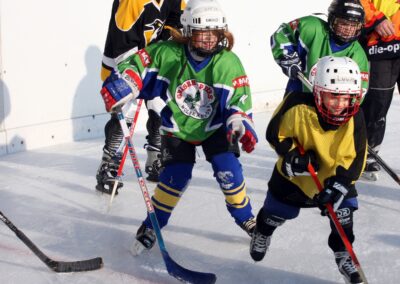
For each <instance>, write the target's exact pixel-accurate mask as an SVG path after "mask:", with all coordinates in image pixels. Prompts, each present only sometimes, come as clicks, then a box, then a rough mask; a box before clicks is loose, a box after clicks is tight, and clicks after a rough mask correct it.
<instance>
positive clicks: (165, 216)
mask: <svg viewBox="0 0 400 284" xmlns="http://www.w3.org/2000/svg"><path fill="white" fill-rule="evenodd" d="M181 23H182V25H183V34H181V33H180V32H178V31H173V32H172V35H173V39H172V40H171V41H168V42H162V43H156V44H153V45H150V46H148V47H146V48H144V49H141V50H139V51H138V52H137V54H135V55H133V56H131V57H129V58H127V59H126V60H125V61H123V62H121V63H120V64H118V66H117V70H116V72H114V73H112V74H111V76H110V77H108V78H107V80H106V81H105V82H104V85H103V89H102V91H101V94H102V96H103V99H104V102H105V104H106V109H107V110H108V111H109V110H111V109H113V108H114V107H115V106H117V105H122V104H123V103H124V102H126V101H129V100H130V99H131V98H132V97H133V98H143V99H152V98H154V97H156V96H160V97H161V99H163V100H164V101H165V103H166V106H165V107H164V108H163V109H162V111H161V118H162V125H161V128H160V129H161V134H162V137H161V155H162V163H163V166H164V170H163V171H162V172H161V174H160V181H159V183H158V185H157V187H156V189H155V193H154V195H153V197H152V202H153V205H154V208H155V212H156V215H157V219H158V221H159V224H160V227H161V228H162V227H164V226H165V225H166V224H167V223H168V220H169V217H170V216H171V213H172V210H173V209H174V208H175V206H176V205H177V203H178V201H179V200H180V198H181V196H182V194H183V192H184V191H185V189H186V188H187V186H188V185H189V181H190V179H191V177H192V170H193V166H194V163H195V149H196V146H202V148H203V151H204V153H205V157H206V159H207V161H208V162H210V163H211V165H212V168H213V171H214V177H215V178H216V180H217V182H218V183H219V185H220V188H221V190H222V192H223V193H224V195H225V202H226V206H227V209H228V211H229V213H230V214H231V216H232V217H233V218H234V220H235V222H236V224H237V225H239V226H240V227H241V228H242V229H243V230H245V231H246V232H247V233H248V234H249V235H250V234H251V232H252V230H253V228H254V225H255V221H254V216H253V214H252V212H251V205H250V199H249V197H248V196H247V194H246V185H245V182H244V178H243V174H242V167H241V165H240V162H239V160H238V156H239V154H240V152H239V148H238V142H240V143H241V144H242V149H243V150H244V151H246V152H248V153H250V152H251V151H253V149H254V147H255V145H256V143H257V135H256V133H255V131H254V126H253V122H252V118H251V117H252V102H251V92H250V86H249V82H248V78H247V76H246V73H245V71H244V68H243V66H242V64H241V62H240V60H239V58H238V57H237V56H236V55H235V54H234V53H233V52H232V51H231V49H232V46H233V36H232V34H231V33H230V32H228V30H227V24H226V19H225V16H224V14H223V12H222V10H221V8H220V6H219V4H218V3H217V1H216V0H191V1H190V2H189V3H188V5H187V7H186V8H185V10H184V12H183V14H182V16H181ZM136 239H137V241H136V242H135V243H134V246H133V253H134V254H138V253H140V252H141V251H142V250H143V249H150V248H151V247H152V246H153V245H154V242H155V240H156V237H155V234H154V231H153V229H152V226H151V222H150V220H149V218H147V219H146V220H145V221H144V222H143V224H142V226H141V227H140V228H139V230H138V232H137V236H136Z"/></svg>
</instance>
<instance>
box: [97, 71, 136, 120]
mask: <svg viewBox="0 0 400 284" xmlns="http://www.w3.org/2000/svg"><path fill="white" fill-rule="evenodd" d="M141 88H142V80H141V78H140V76H139V75H138V74H137V73H136V72H134V71H133V70H131V69H127V70H125V71H124V72H123V73H122V74H120V73H117V72H115V71H114V70H113V71H112V73H111V74H110V76H109V77H108V78H107V79H106V80H105V81H104V83H103V88H102V89H101V91H100V93H101V96H102V97H103V100H104V104H105V107H106V110H107V112H112V111H113V110H114V109H115V108H116V107H117V106H121V105H123V104H125V103H126V102H127V101H129V100H131V99H133V98H136V97H137V96H138V95H139V91H140V89H141Z"/></svg>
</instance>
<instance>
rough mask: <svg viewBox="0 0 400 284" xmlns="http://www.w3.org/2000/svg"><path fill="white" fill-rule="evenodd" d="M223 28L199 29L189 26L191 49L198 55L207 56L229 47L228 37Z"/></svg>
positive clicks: (188, 35)
mask: <svg viewBox="0 0 400 284" xmlns="http://www.w3.org/2000/svg"><path fill="white" fill-rule="evenodd" d="M225 31H226V29H225V28H221V29H208V28H205V29H198V28H192V27H188V33H187V37H188V38H189V47H190V50H191V51H193V52H195V53H196V54H197V55H198V56H201V57H206V56H210V55H213V54H216V53H218V52H220V51H221V50H223V49H224V48H225V47H227V42H228V41H227V39H226V37H225V34H224V32H225Z"/></svg>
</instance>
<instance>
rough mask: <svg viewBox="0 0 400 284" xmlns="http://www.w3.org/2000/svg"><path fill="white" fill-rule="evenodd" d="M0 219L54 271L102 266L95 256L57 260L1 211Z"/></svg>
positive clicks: (85, 269)
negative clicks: (44, 251) (43, 250)
mask: <svg viewBox="0 0 400 284" xmlns="http://www.w3.org/2000/svg"><path fill="white" fill-rule="evenodd" d="M0 220H1V221H3V223H4V224H6V225H7V227H8V228H10V230H11V231H13V232H14V233H15V235H16V236H17V237H18V238H19V239H20V240H21V241H22V242H23V243H24V244H25V245H26V246H27V247H28V248H29V249H30V250H31V251H32V252H33V253H34V254H35V255H36V256H37V257H38V258H39V259H40V260H41V261H42V262H43V263H44V264H46V265H47V267H48V268H50V269H51V270H53V271H54V272H80V271H91V270H97V269H100V268H102V267H103V259H102V258H101V257H96V258H92V259H87V260H78V261H57V260H53V259H51V258H49V257H48V256H47V255H45V254H44V253H43V252H42V251H41V250H40V249H39V248H38V247H37V246H36V245H35V244H34V243H33V242H32V241H31V240H30V239H29V238H28V237H27V236H26V235H25V234H24V233H23V232H22V231H20V230H19V229H18V228H17V227H16V226H15V225H14V224H13V223H12V222H11V221H10V220H9V219H8V218H7V217H6V216H5V215H4V214H3V213H2V212H1V211H0Z"/></svg>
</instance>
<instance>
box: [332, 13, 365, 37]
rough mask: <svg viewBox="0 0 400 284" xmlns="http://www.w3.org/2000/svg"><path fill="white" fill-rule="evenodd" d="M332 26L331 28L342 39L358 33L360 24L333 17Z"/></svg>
mask: <svg viewBox="0 0 400 284" xmlns="http://www.w3.org/2000/svg"><path fill="white" fill-rule="evenodd" d="M333 26H334V27H333V30H334V32H335V34H336V35H338V36H340V37H342V38H344V39H351V38H353V37H354V36H356V35H357V34H358V33H359V31H360V30H361V27H362V24H361V23H357V22H353V21H349V20H346V19H342V18H337V19H335V22H334V24H333Z"/></svg>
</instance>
